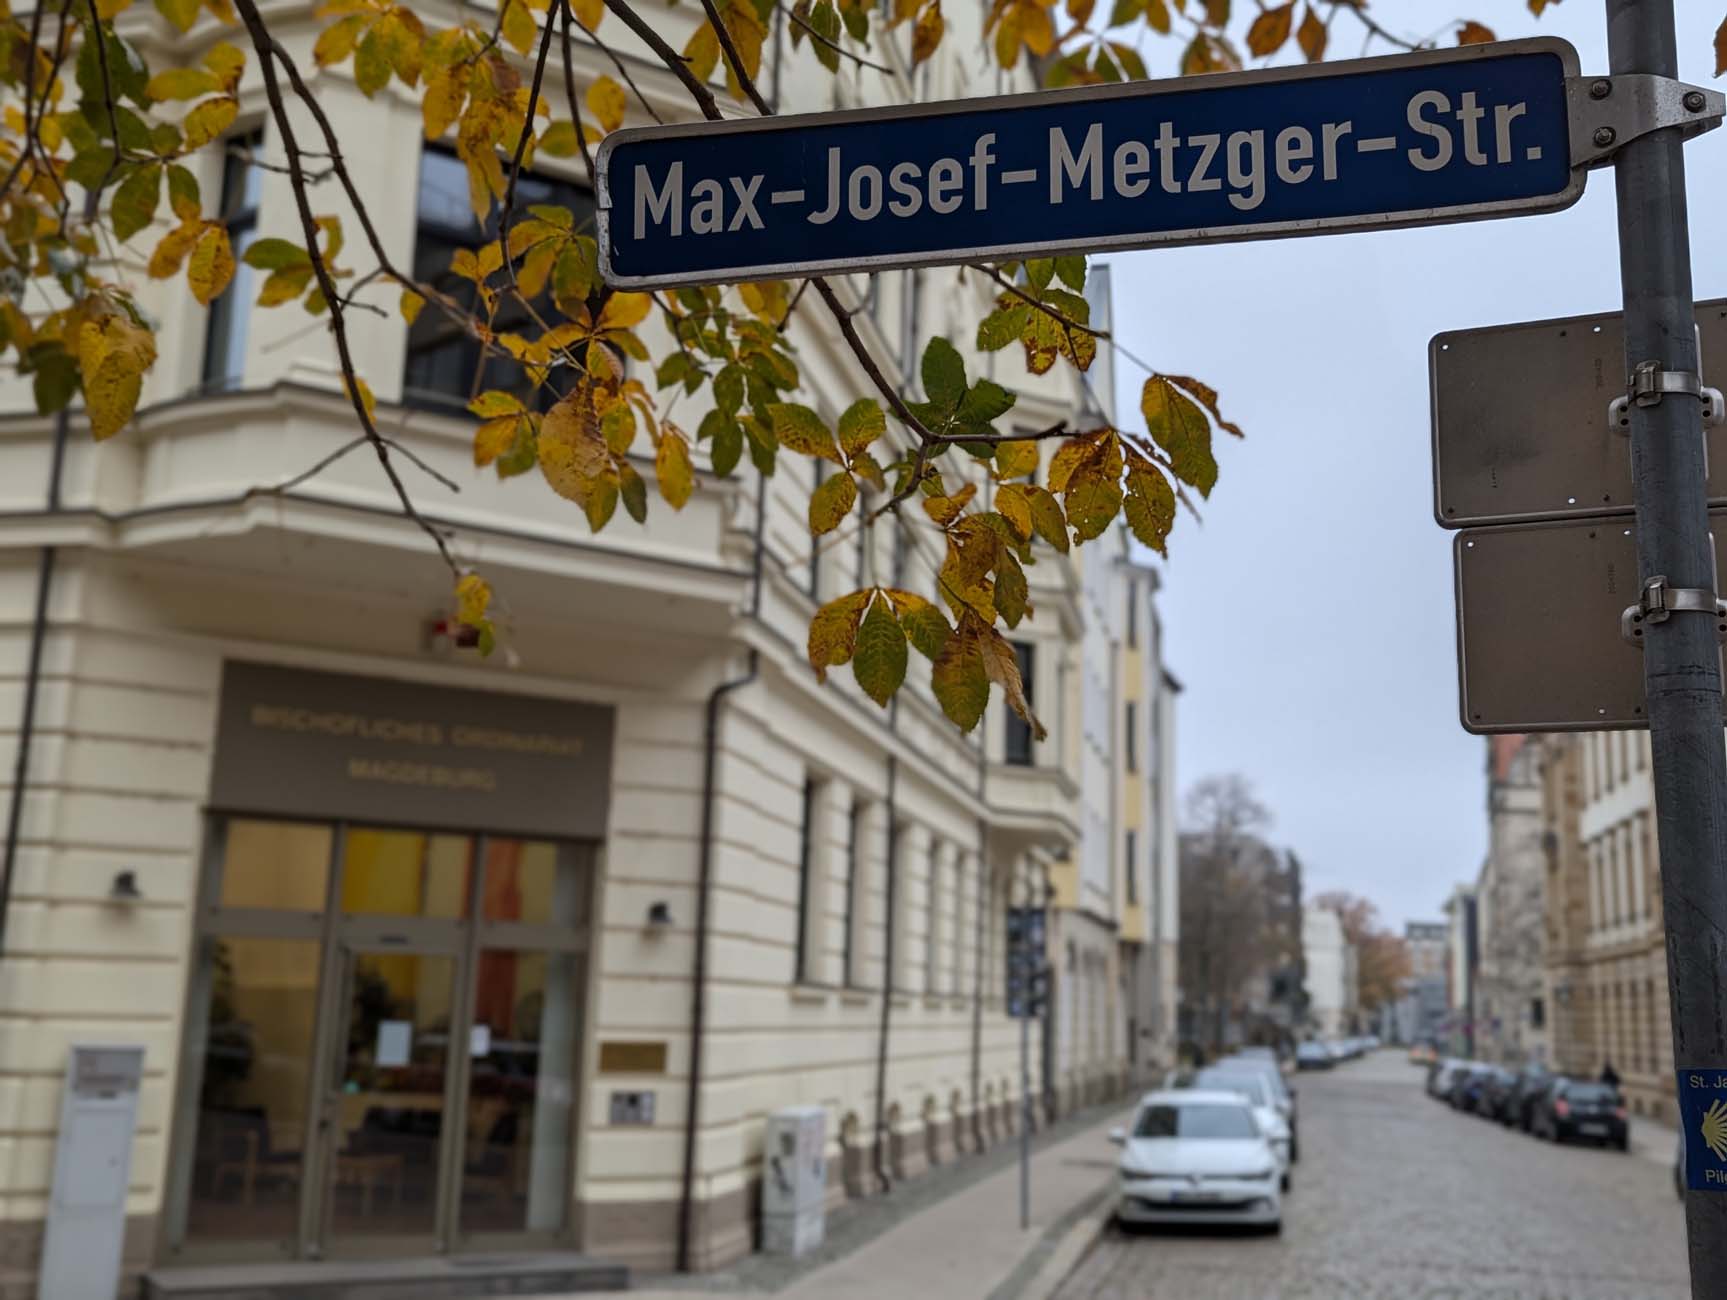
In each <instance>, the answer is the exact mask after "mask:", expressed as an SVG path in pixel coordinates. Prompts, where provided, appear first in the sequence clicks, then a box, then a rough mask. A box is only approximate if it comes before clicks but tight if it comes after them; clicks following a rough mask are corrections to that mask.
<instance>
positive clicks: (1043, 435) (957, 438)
mask: <svg viewBox="0 0 1727 1300" xmlns="http://www.w3.org/2000/svg"><path fill="white" fill-rule="evenodd" d="M1068 432H1070V430H1069V429H1068V427H1067V421H1066V420H1057V421H1056V422H1055V423H1054V424H1052V425H1050V426H1049V428H1047V429H1037V430H1035V431H1033V432H1031V433H983V434H969V433H936V434H931V435H930V436H931V437H932V438H933V439H934V440H935V441H936V442H938V443H940V444H941V445H942V446H944V447H954V446H959V447H963V446H965V445H967V444H968V443H969V444H977V445H981V446H986V447H995V446H999V445H1000V444H1002V443H1004V442H1042V441H1044V440H1045V439H1047V438H1059V437H1061V436H1062V435H1064V434H1066V433H1068Z"/></svg>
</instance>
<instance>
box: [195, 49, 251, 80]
mask: <svg viewBox="0 0 1727 1300" xmlns="http://www.w3.org/2000/svg"><path fill="white" fill-rule="evenodd" d="M204 66H205V67H206V68H208V69H210V71H211V72H212V73H214V74H215V76H216V79H217V80H218V81H220V82H221V83H222V88H223V89H224V90H229V91H231V90H233V89H234V87H235V86H237V85H239V84H240V74H241V73H242V72H244V71H245V70H246V52H245V51H244V50H242V49H240V48H239V47H238V46H237V45H230V44H229V43H228V42H227V41H217V42H216V43H215V44H214V45H212V46H211V47H210V48H209V49H208V50H207V51H206V52H205V54H204Z"/></svg>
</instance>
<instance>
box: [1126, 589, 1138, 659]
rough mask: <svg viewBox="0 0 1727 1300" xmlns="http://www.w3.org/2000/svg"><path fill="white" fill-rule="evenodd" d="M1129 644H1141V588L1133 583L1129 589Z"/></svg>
mask: <svg viewBox="0 0 1727 1300" xmlns="http://www.w3.org/2000/svg"><path fill="white" fill-rule="evenodd" d="M1127 644H1128V645H1129V646H1130V647H1132V646H1137V645H1138V644H1139V588H1137V587H1135V586H1133V585H1132V584H1131V583H1130V584H1129V585H1128V588H1127Z"/></svg>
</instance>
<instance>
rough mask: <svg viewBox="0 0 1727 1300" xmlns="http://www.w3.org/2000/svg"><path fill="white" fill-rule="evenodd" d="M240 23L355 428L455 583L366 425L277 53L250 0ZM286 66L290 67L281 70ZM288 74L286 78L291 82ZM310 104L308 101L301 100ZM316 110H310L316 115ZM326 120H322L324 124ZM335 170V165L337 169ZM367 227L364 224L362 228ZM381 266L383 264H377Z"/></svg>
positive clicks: (451, 559)
mask: <svg viewBox="0 0 1727 1300" xmlns="http://www.w3.org/2000/svg"><path fill="white" fill-rule="evenodd" d="M238 8H239V10H240V16H241V20H242V21H243V22H244V23H245V24H246V30H247V31H248V32H249V33H250V34H251V37H252V46H253V48H254V49H255V50H256V51H257V53H258V61H259V64H260V65H261V67H262V70H263V74H264V94H265V97H266V99H268V101H269V104H270V116H271V117H272V118H273V119H274V121H275V124H276V129H277V130H278V131H279V132H280V133H281V137H282V148H283V151H284V153H285V154H286V155H287V158H288V166H289V167H290V168H291V169H292V171H293V175H292V177H291V185H290V188H291V189H292V190H293V192H294V206H295V207H296V208H297V209H298V210H299V215H300V230H301V233H302V234H303V235H304V237H305V240H306V253H307V256H308V257H310V258H311V261H312V272H313V274H314V275H316V276H317V279H318V287H319V289H321V290H322V291H323V294H324V301H325V302H326V303H327V304H328V305H329V309H330V333H331V334H332V335H333V336H334V337H335V340H336V356H337V359H338V360H339V361H340V363H341V367H342V378H343V379H344V380H345V381H346V384H347V389H348V400H349V403H350V404H351V405H352V406H353V408H354V414H355V416H357V417H358V418H359V421H360V427H361V428H362V429H363V430H364V431H365V436H366V439H367V440H368V441H369V442H370V443H371V444H372V449H373V451H375V452H376V453H377V456H378V464H379V466H380V467H381V468H382V469H383V471H384V476H385V477H386V478H387V479H389V481H390V486H391V488H393V489H394V490H395V494H396V500H397V502H398V503H399V504H400V505H401V507H402V513H403V514H404V515H406V516H407V518H408V519H409V520H410V521H411V522H412V523H414V524H415V525H416V526H417V527H418V528H419V529H420V531H421V532H423V533H425V535H426V536H427V537H429V538H430V539H431V540H432V544H433V545H434V546H436V547H437V549H438V554H439V556H441V557H442V559H443V561H444V563H445V564H446V565H447V566H449V569H450V572H451V573H452V574H453V575H455V576H456V577H458V578H459V577H461V576H462V572H463V571H462V567H461V565H459V564H458V563H457V562H456V557H455V556H454V555H452V554H451V553H450V546H449V542H448V540H447V539H446V538H445V536H444V534H443V533H442V532H441V531H440V530H438V529H437V528H434V527H433V526H432V525H431V524H430V523H429V522H428V521H427V520H426V519H425V518H424V516H422V515H421V514H420V512H419V510H418V509H417V508H415V506H414V502H413V499H412V498H411V497H410V496H409V495H408V489H407V487H406V486H405V485H404V484H403V482H402V478H401V475H399V474H398V473H397V472H396V467H395V465H393V464H392V463H391V462H390V448H389V445H388V444H387V443H386V442H385V440H384V438H383V435H381V434H380V433H379V432H378V427H377V425H376V424H375V423H374V422H373V420H372V413H371V411H369V410H368V409H367V407H366V400H365V398H364V396H363V395H362V393H361V390H360V378H359V375H358V373H357V372H356V371H355V369H354V357H353V353H352V351H351V350H350V348H349V346H348V326H347V317H346V316H345V315H344V308H343V306H342V301H341V295H340V294H338V293H337V292H336V280H335V277H334V276H333V275H331V273H330V267H329V264H328V263H327V262H325V260H324V254H323V250H322V249H320V248H319V247H318V220H317V218H316V217H314V216H313V215H312V204H311V200H310V198H309V197H308V195H307V187H306V182H305V166H304V164H303V162H302V161H301V158H300V142H299V140H298V138H297V137H296V136H295V134H294V123H293V120H292V119H291V118H290V117H289V116H288V106H287V104H286V103H285V102H284V101H283V98H282V86H281V82H280V81H279V79H278V78H277V76H276V63H275V60H276V59H277V58H278V57H285V56H279V55H278V52H277V51H278V47H277V45H276V42H275V41H274V40H273V39H272V38H271V36H270V32H269V29H268V28H267V27H266V26H265V25H264V20H263V17H262V16H261V15H260V14H259V13H258V8H257V5H256V3H255V2H254V0H238ZM284 66H291V65H284ZM293 75H294V74H292V73H290V76H291V77H292V76H293ZM305 98H306V99H308V100H310V96H305ZM317 112H318V110H316V109H315V108H314V113H315V114H316V113H317ZM326 120H327V119H326ZM330 154H331V157H332V158H337V157H338V156H339V155H338V154H337V150H336V148H335V146H334V144H333V143H332V144H331V147H330ZM338 165H339V164H338ZM341 174H342V175H343V178H344V184H347V180H346V175H345V171H344V172H343V173H341ZM366 224H367V226H368V227H369V226H370V222H369V221H367V222H366ZM380 260H383V259H380Z"/></svg>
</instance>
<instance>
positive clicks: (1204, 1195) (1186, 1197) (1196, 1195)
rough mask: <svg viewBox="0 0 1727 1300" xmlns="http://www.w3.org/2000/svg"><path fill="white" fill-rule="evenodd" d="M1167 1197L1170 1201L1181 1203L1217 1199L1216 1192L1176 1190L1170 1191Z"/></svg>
mask: <svg viewBox="0 0 1727 1300" xmlns="http://www.w3.org/2000/svg"><path fill="white" fill-rule="evenodd" d="M1169 1199H1170V1200H1172V1201H1180V1202H1182V1203H1183V1204H1193V1203H1194V1202H1196V1201H1197V1202H1204V1201H1215V1200H1216V1199H1217V1193H1216V1192H1180V1191H1177V1192H1171V1193H1170V1197H1169Z"/></svg>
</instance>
